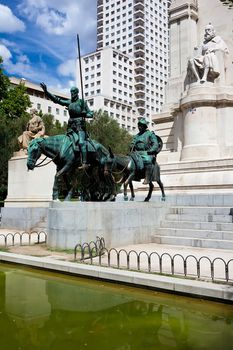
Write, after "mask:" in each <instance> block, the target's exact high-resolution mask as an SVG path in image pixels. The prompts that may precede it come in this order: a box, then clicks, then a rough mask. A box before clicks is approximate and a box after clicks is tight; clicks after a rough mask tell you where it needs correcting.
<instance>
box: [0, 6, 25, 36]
mask: <svg viewBox="0 0 233 350" xmlns="http://www.w3.org/2000/svg"><path fill="white" fill-rule="evenodd" d="M24 30H25V25H24V23H23V22H22V21H21V20H20V19H19V18H17V17H16V16H15V15H14V14H13V13H12V11H11V9H10V8H9V7H7V6H5V5H1V4H0V32H1V33H13V32H16V31H24Z"/></svg>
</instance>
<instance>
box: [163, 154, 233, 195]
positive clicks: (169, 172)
mask: <svg viewBox="0 0 233 350" xmlns="http://www.w3.org/2000/svg"><path fill="white" fill-rule="evenodd" d="M161 180H162V182H163V183H164V187H165V192H166V191H176V192H177V191H185V192H186V193H192V192H194V191H195V192H198V191H199V192H202V193H203V192H206V193H208V192H214V191H220V192H224V191H228V192H231V193H233V159H219V160H209V161H207V160H199V161H181V162H174V163H168V164H162V165H161ZM156 189H157V186H156Z"/></svg>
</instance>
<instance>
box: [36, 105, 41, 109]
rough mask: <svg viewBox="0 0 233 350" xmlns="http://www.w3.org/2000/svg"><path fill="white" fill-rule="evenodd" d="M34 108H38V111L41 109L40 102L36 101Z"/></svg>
mask: <svg viewBox="0 0 233 350" xmlns="http://www.w3.org/2000/svg"><path fill="white" fill-rule="evenodd" d="M36 108H37V109H38V111H40V110H41V104H40V103H37V106H36Z"/></svg>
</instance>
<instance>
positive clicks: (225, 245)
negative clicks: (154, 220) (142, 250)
mask: <svg viewBox="0 0 233 350" xmlns="http://www.w3.org/2000/svg"><path fill="white" fill-rule="evenodd" d="M151 242H152V243H157V244H169V245H178V246H189V247H198V248H213V249H229V250H232V249H233V240H232V241H228V240H224V241H223V240H216V239H198V238H193V237H178V236H177V237H173V236H159V235H158V236H153V237H152V241H151Z"/></svg>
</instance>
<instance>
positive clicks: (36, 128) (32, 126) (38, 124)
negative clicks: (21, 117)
mask: <svg viewBox="0 0 233 350" xmlns="http://www.w3.org/2000/svg"><path fill="white" fill-rule="evenodd" d="M30 115H31V119H30V120H29V122H28V123H27V127H26V130H25V131H24V132H23V134H22V135H20V136H19V137H18V142H19V146H20V149H21V150H24V151H26V150H27V148H28V145H29V142H30V141H31V140H33V139H35V138H37V137H44V134H45V126H44V122H43V120H42V119H41V117H39V115H37V111H36V109H31V110H30Z"/></svg>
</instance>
